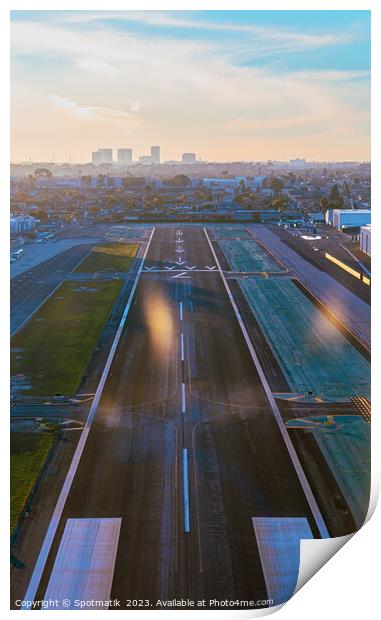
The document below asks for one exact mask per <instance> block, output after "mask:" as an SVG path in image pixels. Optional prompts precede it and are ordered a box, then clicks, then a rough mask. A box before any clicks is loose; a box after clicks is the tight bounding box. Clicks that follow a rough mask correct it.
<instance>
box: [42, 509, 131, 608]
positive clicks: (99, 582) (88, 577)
mask: <svg viewBox="0 0 381 620" xmlns="http://www.w3.org/2000/svg"><path fill="white" fill-rule="evenodd" d="M121 522H122V519H121V518H120V517H116V518H90V519H87V518H84V519H68V520H67V522H66V526H65V531H64V533H63V536H62V539H61V542H60V546H59V549H58V552H57V555H56V559H55V562H54V566H53V569H52V574H51V576H50V579H49V584H48V587H47V589H46V593H45V597H44V601H49V600H52V599H55V600H56V599H58V607H56V608H55V609H75V600H82V601H88V600H92V599H94V600H107V599H108V598H110V594H111V587H112V580H113V576H114V568H115V560H116V553H117V550H118V542H119V534H120V527H121ZM62 601H64V603H65V602H66V603H67V601H69V605H67V604H63V603H62Z"/></svg>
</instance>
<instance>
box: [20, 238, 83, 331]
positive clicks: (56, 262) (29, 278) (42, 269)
mask: <svg viewBox="0 0 381 620" xmlns="http://www.w3.org/2000/svg"><path fill="white" fill-rule="evenodd" d="M93 245H94V243H91V244H89V243H83V244H80V245H75V246H74V247H72V248H68V249H67V250H64V251H63V252H61V253H60V254H57V255H55V256H53V257H52V258H49V259H48V260H46V261H44V262H42V263H40V264H38V265H36V267H32V269H29V270H28V271H25V272H23V273H21V274H20V275H18V276H15V277H14V278H13V279H12V280H11V285H10V289H11V290H10V295H11V335H13V334H14V333H15V332H16V331H18V330H19V329H20V328H21V327H22V326H23V325H24V324H25V322H26V321H27V320H28V319H29V317H30V316H31V314H33V313H34V312H35V311H36V310H37V309H38V308H39V307H40V305H41V304H42V303H43V302H44V301H45V300H46V298H47V297H48V296H49V295H50V294H51V293H52V292H53V291H54V290H55V289H56V288H57V286H59V284H60V283H61V282H62V280H63V279H64V277H65V276H66V275H67V274H69V273H70V272H71V271H72V270H73V269H74V268H75V267H76V266H77V265H78V263H79V262H81V261H82V260H83V259H84V258H85V256H87V254H88V253H89V252H90V250H91V248H92V247H93Z"/></svg>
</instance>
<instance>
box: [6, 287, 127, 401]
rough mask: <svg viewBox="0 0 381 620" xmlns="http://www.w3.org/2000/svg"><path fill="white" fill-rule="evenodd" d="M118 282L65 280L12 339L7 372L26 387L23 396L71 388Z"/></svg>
mask: <svg viewBox="0 0 381 620" xmlns="http://www.w3.org/2000/svg"><path fill="white" fill-rule="evenodd" d="M121 286H122V282H121V281H120V280H113V281H102V282H100V281H94V280H93V281H91V282H81V283H78V284H77V283H74V282H64V283H63V284H62V285H61V286H60V287H59V289H57V291H56V292H55V294H54V295H53V296H52V297H51V298H50V299H49V300H48V301H47V302H46V303H45V304H44V305H43V306H42V308H41V309H40V310H39V311H38V312H37V313H36V314H35V315H34V316H33V317H32V318H31V320H30V321H29V322H28V323H27V325H26V326H25V327H24V328H23V329H22V330H21V331H20V332H18V333H17V334H16V335H15V336H14V337H13V338H12V339H11V375H12V377H15V375H17V376H18V377H17V379H18V380H17V383H18V384H21V383H23V384H24V385H28V386H29V389H25V390H23V392H22V393H23V394H26V395H29V394H31V395H54V394H56V393H59V394H65V395H69V394H73V393H74V392H75V390H76V389H77V386H78V384H79V382H80V380H81V377H82V373H83V371H84V369H85V368H86V366H87V364H88V362H89V360H90V357H91V354H92V352H93V350H94V347H95V346H96V343H97V341H98V339H99V336H100V334H101V331H102V329H103V327H104V325H105V323H106V321H107V319H108V317H109V315H110V312H111V309H112V307H113V304H114V302H115V299H116V297H117V295H118V294H119V292H120V289H121ZM22 375H24V376H25V379H23V377H22ZM14 385H15V384H14ZM20 393H21V390H20Z"/></svg>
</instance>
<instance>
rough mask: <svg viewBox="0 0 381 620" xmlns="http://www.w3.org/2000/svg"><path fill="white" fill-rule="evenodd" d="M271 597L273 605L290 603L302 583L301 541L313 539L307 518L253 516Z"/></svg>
mask: <svg viewBox="0 0 381 620" xmlns="http://www.w3.org/2000/svg"><path fill="white" fill-rule="evenodd" d="M252 523H253V527H254V532H255V537H256V540H257V545H258V551H259V557H260V559H261V564H262V571H263V576H264V579H265V583H266V590H267V596H268V598H269V599H272V601H273V605H280V604H281V603H284V602H285V601H288V600H289V599H290V598H291V596H292V595H293V593H294V591H295V588H296V584H297V581H298V574H299V564H300V541H301V540H312V539H313V535H312V532H311V529H310V526H309V525H308V521H307V519H306V518H305V517H253V518H252Z"/></svg>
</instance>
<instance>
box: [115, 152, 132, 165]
mask: <svg viewBox="0 0 381 620" xmlns="http://www.w3.org/2000/svg"><path fill="white" fill-rule="evenodd" d="M117 157H118V164H130V163H131V162H132V149H118V154H117Z"/></svg>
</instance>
